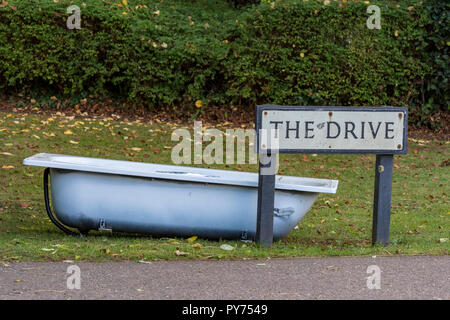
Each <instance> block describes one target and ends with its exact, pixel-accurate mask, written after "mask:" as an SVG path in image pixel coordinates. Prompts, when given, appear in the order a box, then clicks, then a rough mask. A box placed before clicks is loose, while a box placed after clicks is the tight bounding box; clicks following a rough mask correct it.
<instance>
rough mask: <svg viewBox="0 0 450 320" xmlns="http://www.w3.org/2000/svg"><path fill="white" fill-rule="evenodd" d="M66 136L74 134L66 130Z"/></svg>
mask: <svg viewBox="0 0 450 320" xmlns="http://www.w3.org/2000/svg"><path fill="white" fill-rule="evenodd" d="M64 134H67V135H70V134H73V132H72V131H70V130H66V131H64Z"/></svg>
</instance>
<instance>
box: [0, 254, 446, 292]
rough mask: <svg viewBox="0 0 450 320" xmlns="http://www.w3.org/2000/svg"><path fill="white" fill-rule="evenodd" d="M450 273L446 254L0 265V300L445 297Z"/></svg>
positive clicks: (0, 263)
mask: <svg viewBox="0 0 450 320" xmlns="http://www.w3.org/2000/svg"><path fill="white" fill-rule="evenodd" d="M449 271H450V256H393V257H384V256H383V257H380V256H377V257H375V256H374V257H336V258H334V257H330V258H295V259H264V260H239V261H193V260H184V261H154V262H147V263H139V262H132V261H122V262H102V263H99V262H97V263H96V262H71V261H66V262H19V263H12V262H0V299H3V300H9V299H63V300H66V299H77V300H78V299H83V300H84V299H88V300H91V299H120V300H123V299H161V300H168V299H183V300H184V299H194V300H199V299H213V300H215V299H226V300H242V299H246V300H247V299H250V300H252V299H258V300H259V299H370V300H373V299H438V300H441V299H442V300H449V299H450V272H449ZM78 275H79V277H78ZM78 280H79V281H78ZM78 288H79V289H78Z"/></svg>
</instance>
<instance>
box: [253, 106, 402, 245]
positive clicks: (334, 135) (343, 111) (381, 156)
mask: <svg viewBox="0 0 450 320" xmlns="http://www.w3.org/2000/svg"><path fill="white" fill-rule="evenodd" d="M268 131H272V132H273V131H274V132H275V135H274V137H275V138H276V148H273V147H271V146H273V145H274V144H272V143H267V140H266V139H262V133H265V134H264V135H265V137H268V136H269V134H268V133H267V132H268ZM256 132H257V144H256V147H257V150H258V153H259V155H260V164H259V184H258V215H257V223H256V227H257V228H256V241H257V242H259V243H261V244H263V245H271V244H272V241H273V209H274V189H275V172H270V171H269V173H267V171H264V170H265V169H266V168H267V167H268V166H272V167H274V166H275V164H276V158H275V157H274V156H272V157H271V156H270V155H271V154H272V155H274V154H276V153H336V154H346V153H355V154H358V153H360V154H376V155H377V156H376V164H375V190H374V191H375V192H374V204H373V229H372V243H373V244H375V243H382V244H384V245H387V244H389V226H390V211H391V192H392V168H393V162H394V157H393V155H394V154H406V153H407V137H408V108H402V107H298V106H275V105H262V106H257V107H256ZM271 137H272V138H273V136H271ZM269 160H270V161H269ZM263 171H264V172H263Z"/></svg>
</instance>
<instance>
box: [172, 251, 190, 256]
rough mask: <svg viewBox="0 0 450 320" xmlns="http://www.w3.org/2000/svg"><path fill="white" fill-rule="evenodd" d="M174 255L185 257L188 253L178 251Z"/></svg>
mask: <svg viewBox="0 0 450 320" xmlns="http://www.w3.org/2000/svg"><path fill="white" fill-rule="evenodd" d="M175 254H176V255H177V256H187V255H188V254H189V253H188V252H183V251H180V250H176V251H175Z"/></svg>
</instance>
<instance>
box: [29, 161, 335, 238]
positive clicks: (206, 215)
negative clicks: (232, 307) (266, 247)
mask: <svg viewBox="0 0 450 320" xmlns="http://www.w3.org/2000/svg"><path fill="white" fill-rule="evenodd" d="M23 164H24V165H30V166H41V167H45V168H46V169H45V172H44V195H45V203H46V208H47V213H48V215H49V217H50V219H51V220H52V221H53V222H54V223H55V224H56V225H57V226H58V227H59V228H60V229H61V230H63V231H65V232H66V233H71V234H75V233H74V232H73V231H71V230H69V229H67V228H66V226H68V227H72V228H76V229H78V230H79V231H80V232H81V233H82V234H86V233H87V232H88V231H89V230H112V231H117V232H132V233H146V234H150V235H156V236H194V235H196V236H199V237H204V238H212V239H218V238H224V239H254V237H255V234H256V220H257V195H258V174H256V173H250V172H238V171H228V170H215V169H204V168H194V167H182V166H174V165H160V164H150V163H142V162H132V161H119V160H106V159H96V158H86V157H76V156H68V155H58V154H46V153H40V154H36V155H34V156H32V157H29V158H26V159H25V160H24V161H23ZM48 176H50V181H51V186H50V190H51V203H52V206H53V210H54V214H53V212H52V210H51V207H50V201H49V191H48ZM337 184H338V181H336V180H326V179H313V178H301V177H289V176H279V175H277V176H276V183H275V203H274V204H275V209H274V223H273V228H274V230H273V237H274V240H277V239H280V238H283V237H284V236H286V235H287V234H288V233H289V232H290V231H291V230H292V229H293V228H294V227H295V226H296V225H297V224H298V222H299V221H300V220H301V219H302V218H303V216H304V215H305V213H306V212H307V211H308V210H309V208H310V207H311V205H312V204H313V203H314V201H315V200H316V198H317V196H318V195H319V193H321V192H324V193H335V192H336V189H337ZM54 215H55V216H56V218H57V219H56V218H55V217H54ZM58 220H59V221H58Z"/></svg>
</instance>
